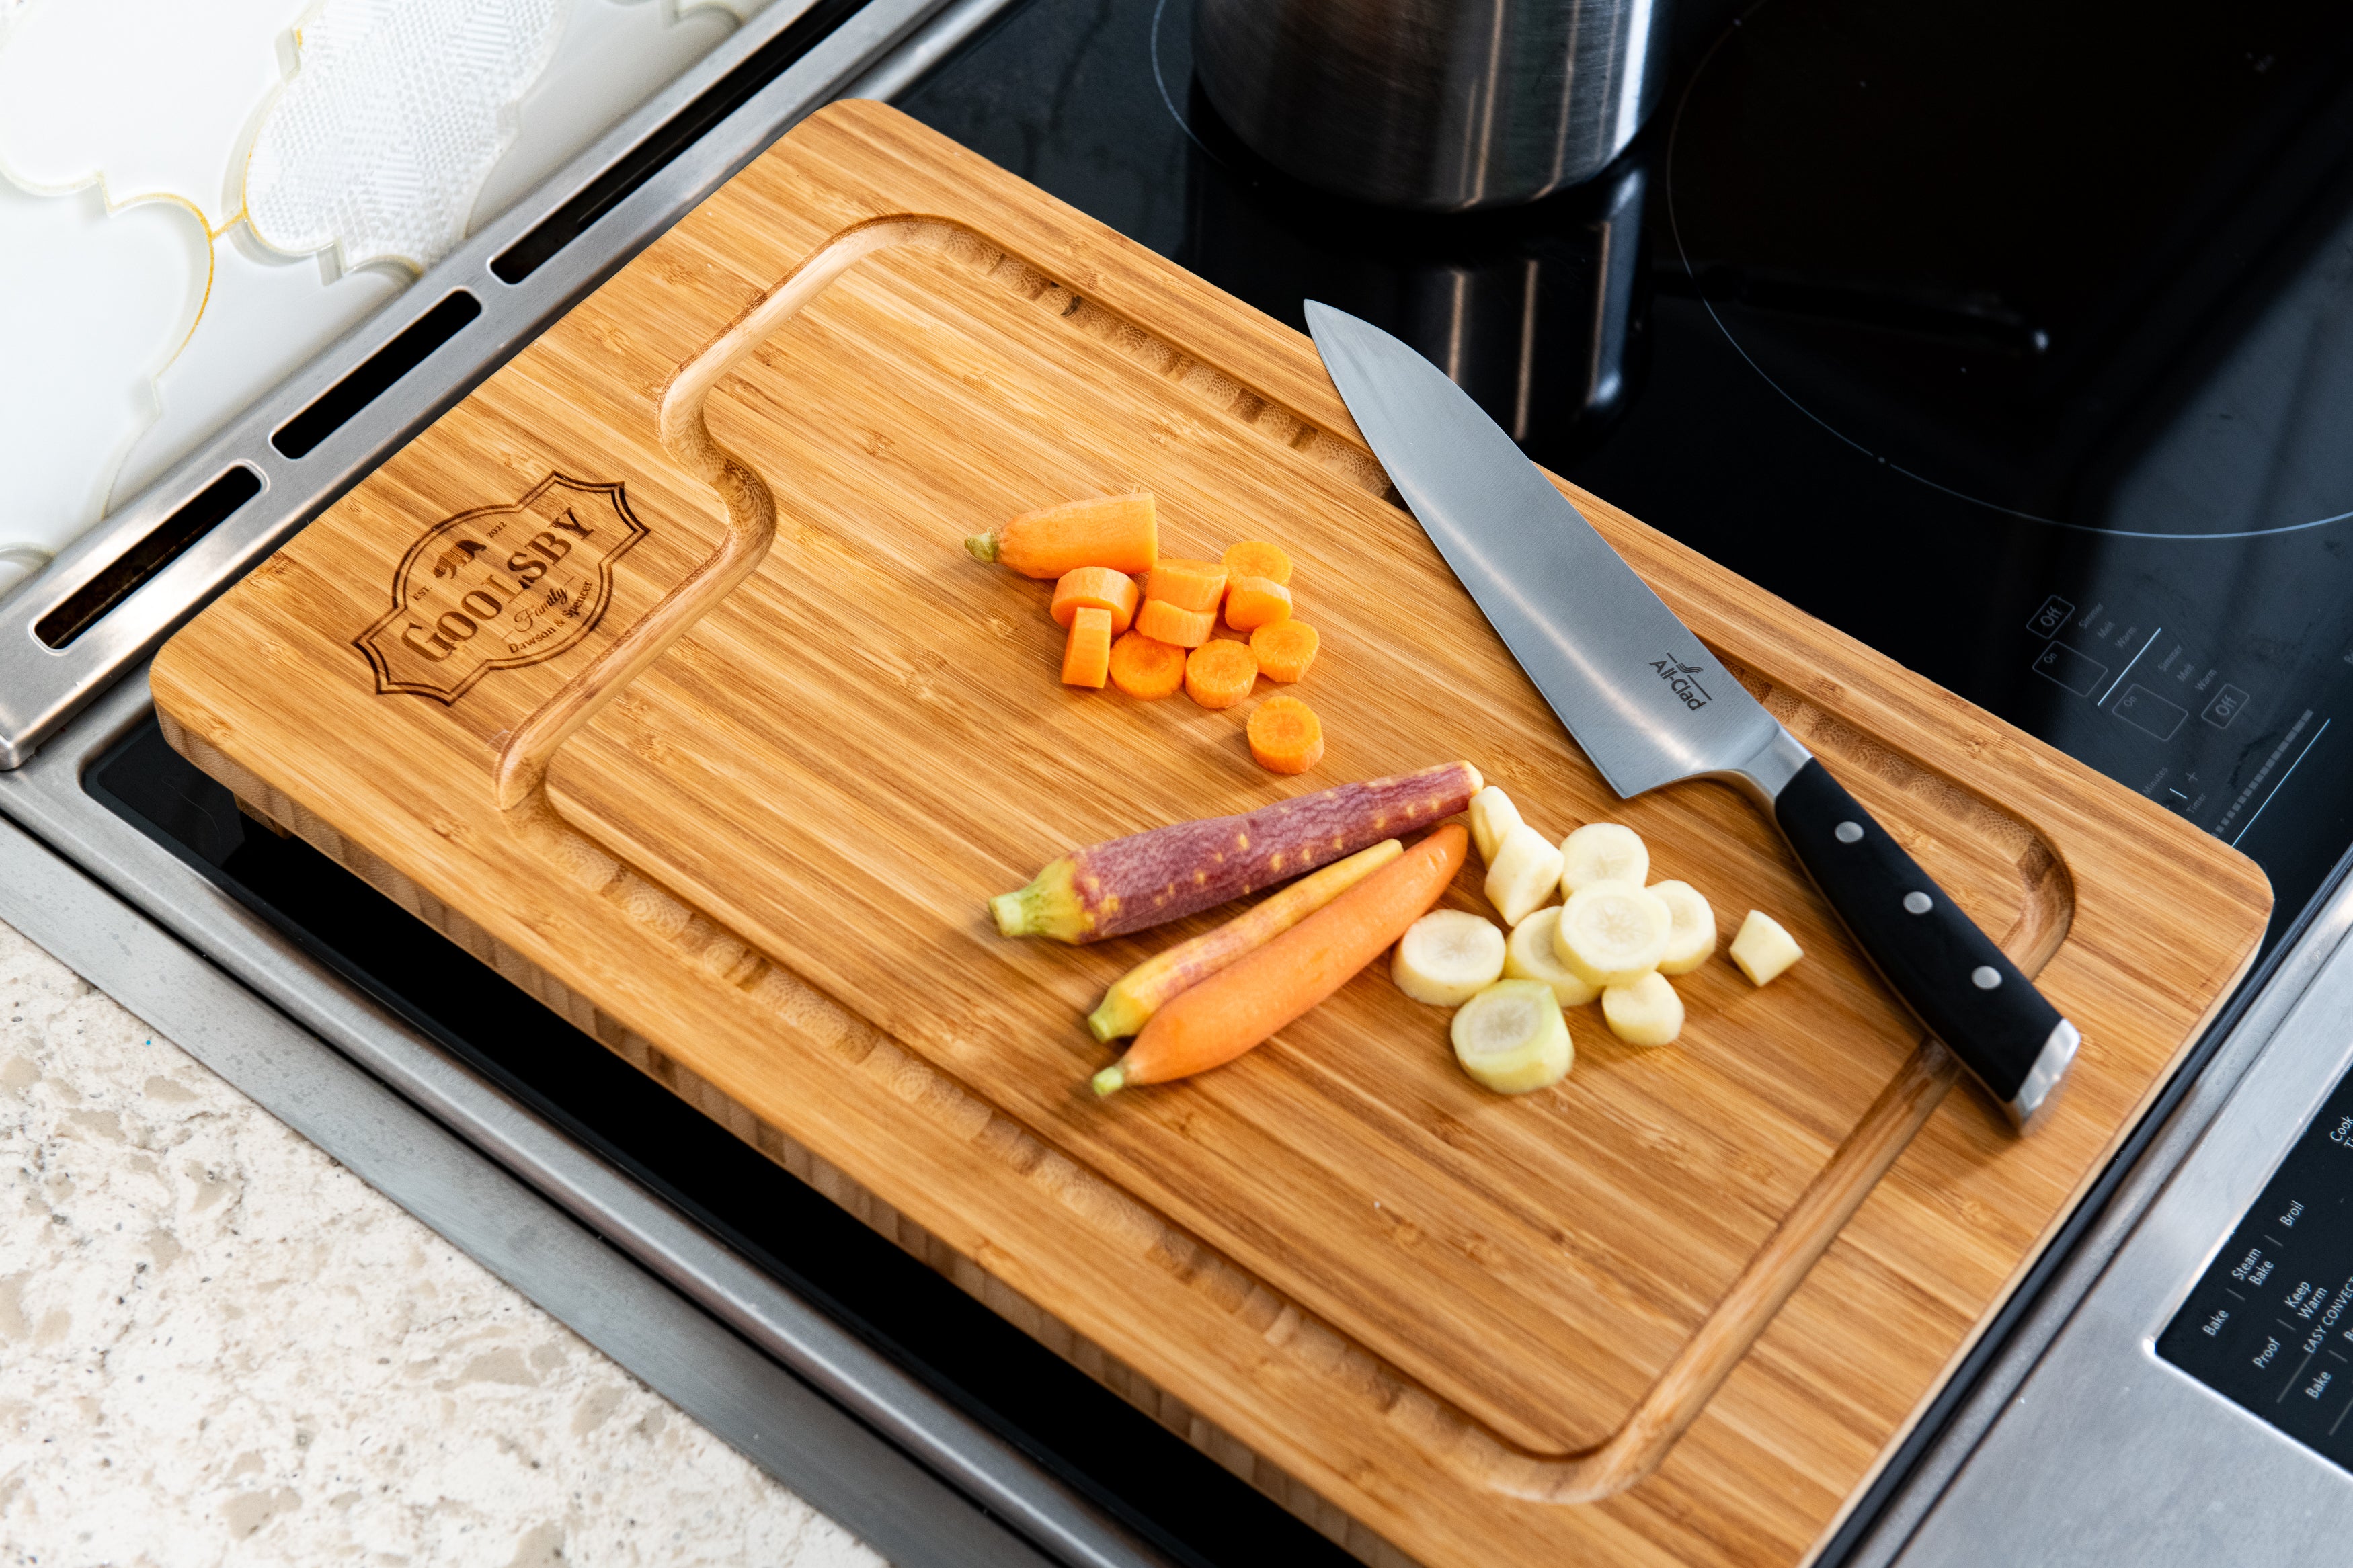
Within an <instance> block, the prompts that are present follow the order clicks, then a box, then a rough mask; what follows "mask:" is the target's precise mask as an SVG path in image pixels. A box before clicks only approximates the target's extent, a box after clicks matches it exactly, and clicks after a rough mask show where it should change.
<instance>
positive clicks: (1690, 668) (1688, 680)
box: [1651, 658, 1714, 713]
mask: <svg viewBox="0 0 2353 1568" xmlns="http://www.w3.org/2000/svg"><path fill="white" fill-rule="evenodd" d="M1703 668H1705V667H1704V666H1702V665H1696V664H1685V663H1683V661H1682V660H1680V659H1675V658H1654V659H1652V660H1651V671H1652V672H1653V673H1654V674H1656V675H1657V676H1658V678H1659V679H1661V680H1663V681H1665V682H1666V683H1667V689H1668V690H1670V691H1672V692H1673V693H1674V694H1675V695H1676V696H1677V697H1680V698H1682V699H1683V706H1684V707H1686V708H1688V709H1690V710H1692V711H1693V712H1694V713H1696V712H1698V711H1699V710H1701V709H1703V708H1704V707H1706V706H1707V705H1708V703H1709V702H1711V701H1713V700H1714V699H1712V698H1710V697H1709V696H1708V694H1707V688H1706V687H1704V686H1702V685H1701V684H1700V683H1699V680H1698V679H1697V677H1698V675H1699V672H1700V671H1701V669H1703Z"/></svg>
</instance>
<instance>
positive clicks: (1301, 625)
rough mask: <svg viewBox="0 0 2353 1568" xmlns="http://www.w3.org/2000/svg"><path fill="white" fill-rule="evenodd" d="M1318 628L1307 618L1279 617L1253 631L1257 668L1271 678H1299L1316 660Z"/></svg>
mask: <svg viewBox="0 0 2353 1568" xmlns="http://www.w3.org/2000/svg"><path fill="white" fill-rule="evenodd" d="M1319 640H1320V639H1319V638H1318V637H1316V635H1315V628H1314V626H1309V625H1308V624H1307V623H1306V622H1305V621H1277V622H1275V623H1274V624H1273V625H1272V626H1261V627H1259V629H1258V630H1256V631H1254V632H1252V633H1250V652H1252V653H1253V654H1256V655H1257V656H1258V672H1259V673H1260V674H1261V675H1263V676H1265V677H1266V678H1267V679H1270V680H1297V679H1299V678H1300V677H1301V676H1303V675H1305V674H1306V673H1307V667H1308V666H1309V665H1311V664H1314V662H1315V645H1316V643H1317V642H1318V641H1319Z"/></svg>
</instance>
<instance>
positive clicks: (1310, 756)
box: [1211, 644, 1324, 773]
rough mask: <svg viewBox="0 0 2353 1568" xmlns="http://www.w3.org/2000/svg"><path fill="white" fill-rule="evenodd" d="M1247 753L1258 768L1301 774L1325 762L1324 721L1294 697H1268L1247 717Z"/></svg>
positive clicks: (1274, 771)
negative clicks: (1248, 737)
mask: <svg viewBox="0 0 2353 1568" xmlns="http://www.w3.org/2000/svg"><path fill="white" fill-rule="evenodd" d="M1211 646H1213V647H1214V646H1216V645H1214V644H1213V645H1211ZM1250 758H1251V760H1252V761H1254V762H1256V763H1258V765H1259V766H1260V767H1262V768H1265V769H1268V770H1269V771H1270V772H1273V773H1305V772H1306V771H1307V770H1308V769H1310V768H1312V767H1314V765H1315V764H1316V763H1320V762H1322V761H1323V760H1324V721H1322V720H1321V719H1318V718H1317V717H1315V710H1314V709H1313V708H1310V707H1309V706H1307V704H1306V703H1304V702H1302V701H1301V700H1299V699H1298V698H1296V697H1270V698H1268V699H1267V700H1265V701H1263V702H1261V703H1260V704H1259V705H1258V710H1257V711H1256V712H1254V713H1252V714H1251V715H1250Z"/></svg>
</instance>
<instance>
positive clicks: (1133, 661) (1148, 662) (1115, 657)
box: [1111, 632, 1185, 702]
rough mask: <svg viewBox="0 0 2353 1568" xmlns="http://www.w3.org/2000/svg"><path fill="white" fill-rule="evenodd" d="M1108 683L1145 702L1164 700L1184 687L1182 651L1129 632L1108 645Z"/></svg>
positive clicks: (1183, 657) (1141, 634) (1139, 633)
mask: <svg viewBox="0 0 2353 1568" xmlns="http://www.w3.org/2000/svg"><path fill="white" fill-rule="evenodd" d="M1111 683H1112V684H1113V686H1116V687H1118V688H1119V689H1121V690H1122V691H1124V692H1126V693H1127V694H1128V695H1129V696H1130V697H1141V698H1143V699H1144V700H1145V701H1146V702H1151V701H1155V700H1158V699H1160V698H1163V697H1166V696H1168V695H1169V694H1170V693H1171V692H1173V691H1175V690H1176V689H1177V688H1178V687H1180V686H1182V685H1184V684H1185V650H1184V649H1183V648H1181V647H1176V646H1175V645H1174V644H1172V643H1165V642H1155V641H1154V640H1153V639H1152V638H1150V637H1145V635H1144V634H1143V633H1141V632H1130V633H1128V634H1127V635H1126V636H1125V637H1122V638H1120V639H1119V640H1118V641H1117V642H1115V643H1113V644H1112V645H1111Z"/></svg>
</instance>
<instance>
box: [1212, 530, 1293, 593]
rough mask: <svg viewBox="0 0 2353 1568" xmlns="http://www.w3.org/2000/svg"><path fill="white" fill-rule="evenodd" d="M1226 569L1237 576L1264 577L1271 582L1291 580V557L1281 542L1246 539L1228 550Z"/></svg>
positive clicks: (1287, 581) (1283, 582)
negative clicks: (1285, 551) (1283, 548)
mask: <svg viewBox="0 0 2353 1568" xmlns="http://www.w3.org/2000/svg"><path fill="white" fill-rule="evenodd" d="M1225 565H1226V570H1227V571H1228V572H1230V573H1231V574H1234V575H1235V576H1237V577H1263V578H1265V579H1266V580H1267V581H1268V582H1270V583H1281V584H1288V583H1289V582H1290V581H1291V557H1290V556H1288V555H1286V554H1284V553H1283V552H1282V545H1280V544H1269V543H1268V542H1266V541H1264V540H1262V539H1245V540H1243V541H1242V542H1240V544H1237V545H1235V546H1234V547H1233V548H1232V549H1230V550H1229V551H1227V552H1226V562H1225Z"/></svg>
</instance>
